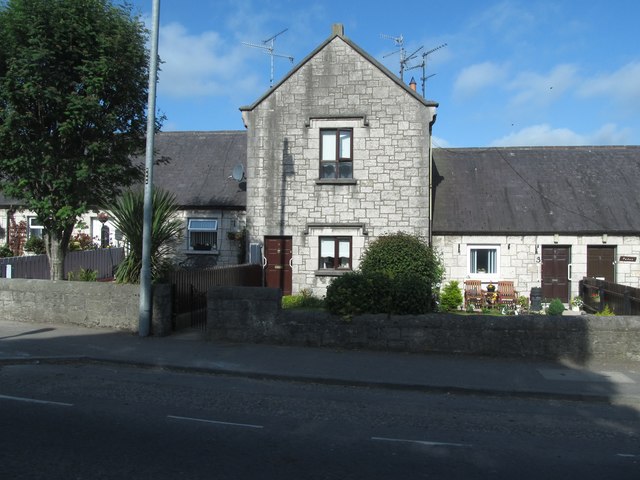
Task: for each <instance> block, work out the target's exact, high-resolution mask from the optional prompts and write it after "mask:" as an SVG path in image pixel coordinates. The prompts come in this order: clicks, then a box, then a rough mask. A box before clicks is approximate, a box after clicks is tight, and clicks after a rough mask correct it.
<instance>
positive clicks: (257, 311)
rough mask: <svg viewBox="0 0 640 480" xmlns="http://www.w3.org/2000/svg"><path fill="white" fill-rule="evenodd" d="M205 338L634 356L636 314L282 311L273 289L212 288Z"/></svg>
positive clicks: (639, 331) (638, 350)
mask: <svg viewBox="0 0 640 480" xmlns="http://www.w3.org/2000/svg"><path fill="white" fill-rule="evenodd" d="M207 306H208V312H207V336H208V338H209V339H210V340H218V341H219V340H227V341H233V342H251V343H272V344H282V345H301V346H315V347H330V348H353V349H370V350H384V351H401V352H416V353H446V354H451V353H454V354H466V355H487V356H492V357H519V358H542V359H550V360H558V359H571V360H573V361H575V362H579V363H582V362H586V361H587V360H589V359H592V358H598V359H616V360H630V361H640V317H637V316H628V317H622V316H619V317H598V316H594V315H581V316H566V317H565V316H557V317H553V316H545V315H518V316H500V317H496V316H483V315H468V316H466V315H465V316H462V315H455V314H428V315H415V316H414V315H405V316H388V315H361V316H357V317H354V318H352V319H350V320H349V321H346V320H343V319H341V318H340V317H336V316H332V315H329V314H328V313H325V312H321V311H296V310H281V308H280V292H279V290H277V289H267V288H233V289H229V288H214V289H211V290H210V291H209V292H208V296H207Z"/></svg>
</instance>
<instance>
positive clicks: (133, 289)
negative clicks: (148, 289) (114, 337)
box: [0, 278, 171, 336]
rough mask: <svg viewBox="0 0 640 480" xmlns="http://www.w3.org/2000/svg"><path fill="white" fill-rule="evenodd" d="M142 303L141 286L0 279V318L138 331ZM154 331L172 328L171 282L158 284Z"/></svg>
mask: <svg viewBox="0 0 640 480" xmlns="http://www.w3.org/2000/svg"><path fill="white" fill-rule="evenodd" d="M139 308H140V286H139V285H119V284H115V283H101V282H68V281H49V280H24V279H4V278H2V279H0V320H12V321H18V322H37V323H53V324H73V325H81V326H84V327H102V328H115V329H119V330H126V331H130V332H137V331H138V321H139V320H138V317H139ZM151 332H152V334H153V335H158V336H162V335H168V334H169V333H170V332H171V286H170V285H154V290H153V305H152V325H151Z"/></svg>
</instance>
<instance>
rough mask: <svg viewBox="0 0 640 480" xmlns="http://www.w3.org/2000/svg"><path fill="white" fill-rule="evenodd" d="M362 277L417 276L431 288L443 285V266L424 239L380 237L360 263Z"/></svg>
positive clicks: (406, 235)
mask: <svg viewBox="0 0 640 480" xmlns="http://www.w3.org/2000/svg"><path fill="white" fill-rule="evenodd" d="M360 270H361V271H362V272H363V273H364V274H367V275H368V274H371V273H374V272H375V273H382V274H384V275H386V276H388V277H390V278H394V277H396V276H397V275H400V274H401V273H416V274H418V275H420V276H421V277H423V278H426V279H427V281H428V282H429V283H430V284H431V285H438V284H440V282H441V281H442V276H443V274H444V266H443V264H442V260H441V258H440V257H439V255H438V254H437V253H436V250H435V249H434V248H433V247H430V246H429V245H428V244H427V243H426V242H425V241H424V240H423V239H421V238H420V237H417V236H415V235H409V234H406V233H403V232H398V233H394V234H389V235H382V236H380V237H379V238H377V239H376V240H374V241H373V242H371V244H370V245H369V246H368V247H367V248H366V250H365V251H364V253H363V256H362V260H361V262H360Z"/></svg>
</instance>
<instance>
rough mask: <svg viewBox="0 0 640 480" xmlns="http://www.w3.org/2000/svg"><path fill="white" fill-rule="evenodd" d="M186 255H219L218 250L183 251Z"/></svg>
mask: <svg viewBox="0 0 640 480" xmlns="http://www.w3.org/2000/svg"><path fill="white" fill-rule="evenodd" d="M182 252H183V253H185V254H186V255H219V254H220V252H219V251H218V250H183V251H182Z"/></svg>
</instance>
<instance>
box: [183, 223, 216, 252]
mask: <svg viewBox="0 0 640 480" xmlns="http://www.w3.org/2000/svg"><path fill="white" fill-rule="evenodd" d="M187 230H188V235H187V242H188V245H187V249H188V250H217V248H218V220H216V219H214V218H191V219H189V222H188V225H187Z"/></svg>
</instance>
